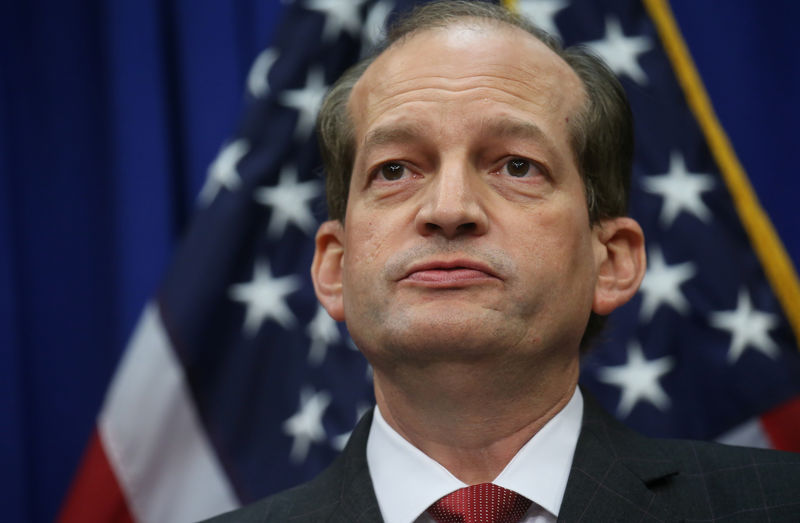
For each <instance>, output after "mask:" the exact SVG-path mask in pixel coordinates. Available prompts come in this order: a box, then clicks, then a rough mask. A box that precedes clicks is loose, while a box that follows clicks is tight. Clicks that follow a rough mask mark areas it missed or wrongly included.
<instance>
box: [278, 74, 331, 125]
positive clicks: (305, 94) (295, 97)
mask: <svg viewBox="0 0 800 523" xmlns="http://www.w3.org/2000/svg"><path fill="white" fill-rule="evenodd" d="M327 92H328V86H327V85H326V84H325V74H324V73H323V72H322V68H321V67H319V66H316V67H312V68H311V69H309V71H308V77H307V78H306V85H305V87H303V88H302V89H287V90H286V91H284V92H283V93H281V96H280V103H281V105H284V106H286V107H290V108H292V109H294V110H296V111H297V113H298V117H297V125H296V127H295V136H296V137H297V138H299V139H301V140H305V139H306V138H308V137H309V135H310V134H311V131H312V130H313V129H314V122H315V121H316V119H317V111H319V107H320V105H322V99H323V98H324V97H325V94H326V93H327Z"/></svg>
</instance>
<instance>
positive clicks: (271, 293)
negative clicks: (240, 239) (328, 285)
mask: <svg viewBox="0 0 800 523" xmlns="http://www.w3.org/2000/svg"><path fill="white" fill-rule="evenodd" d="M300 287H301V280H300V278H299V277H298V276H296V275H294V274H291V275H289V276H282V277H280V278H273V277H272V271H271V269H270V265H269V261H264V260H258V261H257V262H256V264H255V269H254V270H253V279H252V280H250V281H249V282H247V283H236V284H234V285H231V287H230V289H229V290H228V295H229V297H230V298H231V299H232V300H234V301H238V302H240V303H243V304H245V306H246V307H247V313H246V315H245V320H244V332H245V333H246V334H247V335H248V336H250V337H253V336H255V334H256V333H258V329H259V328H261V324H262V323H263V322H264V320H265V319H267V318H271V319H273V320H275V321H276V322H277V323H278V324H279V325H280V326H281V327H283V328H284V329H288V328H291V327H292V326H293V325H294V324H295V321H296V320H295V317H294V314H293V313H292V310H291V309H290V308H289V306H288V305H287V304H286V297H287V296H288V295H289V294H291V293H293V292H295V291H296V290H297V289H299V288H300Z"/></svg>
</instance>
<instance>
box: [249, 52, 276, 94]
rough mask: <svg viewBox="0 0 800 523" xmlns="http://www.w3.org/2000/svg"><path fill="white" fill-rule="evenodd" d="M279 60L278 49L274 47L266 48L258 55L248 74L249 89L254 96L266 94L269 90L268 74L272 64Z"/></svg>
mask: <svg viewBox="0 0 800 523" xmlns="http://www.w3.org/2000/svg"><path fill="white" fill-rule="evenodd" d="M277 60H278V51H277V50H275V49H272V48H269V49H264V50H263V51H261V53H260V54H259V55H258V56H257V57H256V59H255V61H254V62H253V66H252V67H251V68H250V73H249V74H248V75H247V90H248V91H250V94H251V95H252V96H253V97H254V98H258V97H260V96H264V95H265V94H267V93H268V92H269V81H268V80H267V76H268V75H269V70H270V69H272V64H274V63H275V62H276V61H277Z"/></svg>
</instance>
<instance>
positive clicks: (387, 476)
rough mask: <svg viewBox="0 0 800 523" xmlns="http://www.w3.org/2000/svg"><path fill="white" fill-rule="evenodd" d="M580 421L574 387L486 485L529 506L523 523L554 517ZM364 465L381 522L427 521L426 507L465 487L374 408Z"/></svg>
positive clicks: (542, 522) (579, 404)
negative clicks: (515, 495) (514, 494)
mask: <svg viewBox="0 0 800 523" xmlns="http://www.w3.org/2000/svg"><path fill="white" fill-rule="evenodd" d="M582 417H583V396H581V393H580V391H579V390H578V388H577V387H576V388H575V392H574V393H573V395H572V399H570V401H569V403H567V405H566V406H565V407H564V408H563V409H562V410H561V412H559V413H558V414H556V415H555V416H554V417H553V419H551V420H550V421H548V422H547V424H545V426H544V427H542V428H541V429H540V430H539V432H537V433H536V434H535V435H534V436H533V437H532V438H531V439H530V440H528V442H527V443H526V444H525V445H523V447H522V448H521V449H520V450H519V452H517V454H516V456H514V458H513V459H512V460H511V461H510V462H509V463H508V465H506V468H504V469H503V471H502V472H500V475H498V476H497V477H496V478H495V479H494V481H492V483H494V484H495V485H498V486H501V487H503V488H507V489H509V490H513V491H514V492H517V493H518V494H521V495H523V496H525V497H526V498H528V499H530V500H531V501H532V502H533V503H531V507H530V509H529V510H528V512H527V513H526V514H525V517H524V518H523V519H522V522H523V523H545V522H555V521H556V519H557V518H558V510H559V507H561V500H562V499H563V498H564V490H565V489H566V487H567V478H568V477H569V471H570V468H571V467H572V457H573V455H574V454H575V445H576V444H577V442H578V433H579V432H580V429H581V419H582ZM367 466H368V468H369V474H370V477H371V478H372V484H373V486H374V488H375V495H376V497H377V498H378V506H379V507H380V509H381V514H382V515H383V519H384V520H385V521H386V523H433V521H434V520H433V519H431V517H430V515H429V514H428V513H427V512H426V511H427V509H428V507H430V506H431V505H432V504H433V503H434V502H435V501H436V500H438V499H440V498H441V497H443V496H446V495H447V494H449V493H451V492H453V491H455V490H458V489H460V488H463V487H466V486H468V485H466V484H465V483H463V482H461V481H460V480H459V479H458V478H456V477H455V476H453V475H452V474H451V473H450V472H448V470H447V469H445V468H444V467H443V466H442V465H440V464H439V463H438V462H436V461H434V460H433V459H431V458H430V457H428V456H427V455H426V454H424V453H423V452H422V451H421V450H419V449H418V448H416V447H415V446H413V445H412V444H411V443H409V442H408V441H407V440H406V439H405V438H403V436H401V435H400V434H398V433H397V432H396V431H395V430H394V429H393V428H392V427H390V426H389V424H388V423H386V420H385V419H383V416H382V415H381V412H380V409H378V407H377V406H376V407H375V415H374V417H373V419H372V426H371V427H370V431H369V439H368V440H367Z"/></svg>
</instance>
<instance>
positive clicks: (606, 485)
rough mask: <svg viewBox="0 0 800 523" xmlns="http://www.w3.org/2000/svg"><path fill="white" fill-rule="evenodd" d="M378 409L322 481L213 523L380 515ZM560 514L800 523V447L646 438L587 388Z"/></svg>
mask: <svg viewBox="0 0 800 523" xmlns="http://www.w3.org/2000/svg"><path fill="white" fill-rule="evenodd" d="M371 422H372V414H371V413H370V414H368V415H366V416H365V417H364V418H363V419H362V420H361V421H360V422H359V424H358V426H357V427H356V429H355V430H354V431H353V435H352V436H351V438H350V441H349V442H348V444H347V447H346V448H345V450H344V451H343V452H342V454H341V455H340V456H339V458H338V459H337V460H336V461H335V462H334V463H333V464H332V465H331V466H330V467H329V468H328V469H326V470H325V471H324V472H322V473H321V474H320V475H319V476H317V477H316V478H315V479H314V480H312V481H310V482H308V483H305V484H303V485H300V486H298V487H295V488H293V489H290V490H287V491H285V492H281V493H279V494H276V495H274V496H270V497H268V498H265V499H263V500H261V501H258V502H256V503H254V504H252V505H249V506H247V507H244V508H242V509H239V510H236V511H233V512H229V513H227V514H223V515H221V516H218V517H217V518H214V519H213V520H212V521H213V522H214V523H223V522H243V523H256V522H258V523H267V522H281V523H283V522H322V521H327V522H340V523H356V522H363V523H366V522H370V523H373V522H381V521H383V520H382V518H381V514H380V510H379V508H378V501H377V499H376V498H375V493H374V491H373V488H372V481H371V480H370V476H369V471H368V470H367V457H366V445H367V436H368V434H369V428H370V423H371ZM558 520H559V521H567V522H571V521H591V522H595V521H682V520H686V521H726V522H732V521H772V522H775V521H794V522H800V454H792V453H784V452H776V451H767V450H756V449H749V448H743V447H730V446H725V445H719V444H714V443H704V442H692V441H677V440H659V439H650V438H645V437H643V436H640V435H639V434H637V433H635V432H633V431H631V430H630V429H627V428H626V427H624V426H623V425H621V424H620V423H618V422H617V421H616V420H614V419H613V418H611V417H610V416H609V415H608V414H606V413H605V412H604V411H603V409H602V408H601V407H600V406H599V405H597V404H596V403H595V402H594V401H593V400H592V399H591V398H590V397H589V396H588V395H587V394H584V414H583V426H582V428H581V434H580V437H579V438H578V445H577V447H576V449H575V458H574V460H573V463H572V470H571V471H570V476H569V480H568V482H567V488H566V492H565V494H564V501H563V502H562V504H561V511H560V513H559V516H558Z"/></svg>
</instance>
